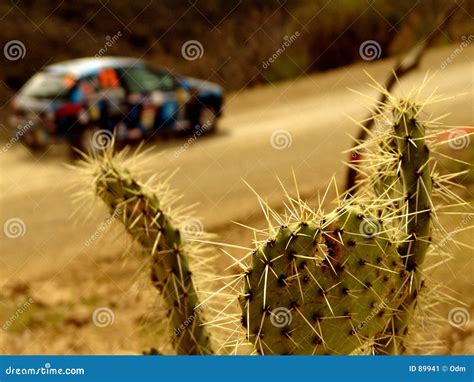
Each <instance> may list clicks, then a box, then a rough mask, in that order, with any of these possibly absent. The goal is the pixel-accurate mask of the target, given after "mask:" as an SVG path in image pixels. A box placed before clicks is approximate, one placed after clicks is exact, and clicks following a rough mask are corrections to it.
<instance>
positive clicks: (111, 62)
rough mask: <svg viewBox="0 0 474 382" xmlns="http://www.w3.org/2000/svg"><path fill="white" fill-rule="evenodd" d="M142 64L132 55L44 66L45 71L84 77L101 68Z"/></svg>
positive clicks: (86, 59) (77, 60) (80, 59)
mask: <svg viewBox="0 0 474 382" xmlns="http://www.w3.org/2000/svg"><path fill="white" fill-rule="evenodd" d="M137 65H138V66H143V65H144V62H143V60H140V59H137V58H133V57H86V58H77V59H74V60H69V61H63V62H58V63H57V64H53V65H49V66H46V67H45V68H44V70H45V71H47V72H50V73H57V74H74V75H76V76H77V77H84V76H87V75H91V74H95V73H97V72H99V71H100V70H101V69H103V68H121V67H129V66H137Z"/></svg>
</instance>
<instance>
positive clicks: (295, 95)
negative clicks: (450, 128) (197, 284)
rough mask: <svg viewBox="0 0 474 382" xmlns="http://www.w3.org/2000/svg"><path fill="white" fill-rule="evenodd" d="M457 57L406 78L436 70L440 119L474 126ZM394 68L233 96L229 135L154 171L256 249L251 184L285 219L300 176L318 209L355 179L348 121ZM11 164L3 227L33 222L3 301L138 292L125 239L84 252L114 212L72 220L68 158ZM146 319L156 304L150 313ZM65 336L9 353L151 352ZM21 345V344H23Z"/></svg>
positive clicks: (433, 54) (175, 148)
mask: <svg viewBox="0 0 474 382" xmlns="http://www.w3.org/2000/svg"><path fill="white" fill-rule="evenodd" d="M455 48H456V47H455V46H452V47H447V48H443V49H436V50H432V51H430V52H429V53H428V54H427V56H426V57H425V58H424V60H423V63H422V66H421V68H420V69H419V70H417V71H416V72H414V73H413V74H411V75H409V76H407V77H406V78H404V79H403V82H402V88H403V89H404V90H409V89H411V88H412V87H414V86H417V85H418V84H420V83H421V82H422V81H423V78H424V76H425V74H426V72H427V71H430V73H431V74H432V75H433V78H432V79H431V81H430V82H429V83H428V85H427V86H426V88H425V90H424V92H423V94H426V95H430V94H431V93H432V92H433V90H434V89H437V94H440V95H444V96H446V97H447V99H446V100H445V101H444V102H442V103H439V104H437V105H435V106H434V107H432V108H431V109H432V111H433V112H434V113H435V114H436V115H441V114H445V113H450V115H449V116H447V117H446V122H447V123H448V124H450V125H461V126H472V125H473V124H474V111H473V105H474V63H473V62H474V57H473V56H474V48H473V47H469V48H468V49H465V50H464V51H463V52H462V54H459V55H458V56H456V58H455V59H454V60H453V62H452V63H450V64H449V65H447V67H446V68H444V69H441V68H440V65H441V63H442V62H443V61H444V60H445V59H446V58H447V57H448V56H449V55H450V54H451V53H452V51H453V50H454V49H455ZM392 65H393V61H391V60H387V61H379V62H375V63H370V64H358V65H354V66H350V67H345V68H341V69H338V70H335V71H331V72H328V73H323V74H316V75H311V76H308V75H303V76H301V77H300V78H298V79H295V80H294V81H288V82H284V83H279V84H270V85H267V86H264V87H258V88H254V89H250V90H244V91H241V92H237V93H231V94H228V95H227V100H226V107H225V116H224V118H223V119H222V121H221V126H220V127H221V129H220V130H219V133H218V134H216V135H213V136H208V137H202V138H199V139H197V140H196V141H194V142H191V143H190V144H189V147H187V148H185V149H182V148H184V147H183V145H184V144H185V142H186V141H185V140H173V141H166V142H161V141H160V142H157V143H156V148H155V149H154V151H153V155H154V154H156V153H159V154H160V155H157V156H156V158H155V159H154V160H153V162H152V164H151V165H150V170H151V171H152V172H156V173H161V172H163V171H164V170H165V171H166V172H168V173H169V172H170V171H173V170H174V169H179V170H178V172H177V173H176V175H175V176H174V177H173V178H172V180H171V184H172V186H173V187H174V188H176V189H177V190H179V191H180V192H181V193H182V194H183V199H182V202H183V203H185V204H193V203H198V205H197V207H196V209H195V210H196V215H197V216H199V218H200V221H201V222H202V224H203V226H204V228H205V229H206V230H207V231H211V232H217V233H219V234H220V236H221V237H220V239H219V240H222V241H225V240H230V241H233V242H235V243H238V244H242V245H249V244H248V242H246V243H240V241H241V240H244V239H245V240H248V238H249V237H250V236H249V235H248V234H247V233H242V232H241V231H239V229H240V228H236V227H234V228H230V224H229V222H231V221H240V222H245V223H246V224H254V225H260V224H262V221H261V216H260V213H259V211H258V203H257V201H256V198H255V196H254V194H253V193H252V192H251V191H250V189H249V188H248V187H247V185H246V184H245V182H244V181H243V180H245V181H246V182H248V183H249V184H250V185H252V187H253V188H254V189H255V191H257V192H258V193H259V194H260V195H261V196H263V197H264V198H265V199H267V200H268V201H269V203H270V204H271V205H272V206H275V207H277V208H278V207H279V206H281V203H279V200H281V198H282V195H283V192H282V190H281V188H280V187H279V185H278V181H277V177H279V178H280V179H281V180H282V182H283V183H284V184H285V185H287V186H288V187H289V188H290V189H291V187H292V186H291V185H292V171H294V173H295V174H296V178H297V179H298V186H299V189H300V192H301V194H302V195H304V196H305V197H306V198H308V199H314V197H315V196H316V194H317V192H318V191H320V190H321V189H322V188H324V187H326V185H327V184H328V182H329V180H330V179H331V176H332V175H333V174H335V175H336V178H337V179H338V181H340V180H341V179H342V177H343V175H344V167H343V164H342V161H343V160H344V159H346V155H343V154H341V152H342V151H344V150H347V149H348V148H349V147H350V144H351V138H350V134H355V133H356V131H357V127H356V126H355V124H354V123H353V122H351V121H350V119H349V118H348V116H350V117H351V118H354V119H356V120H360V119H362V118H364V117H365V116H366V113H367V110H366V107H367V105H370V104H371V101H370V100H368V99H366V98H364V97H362V96H360V95H358V94H355V93H354V92H352V91H350V90H349V89H348V88H351V89H354V90H356V91H358V92H362V93H364V94H367V95H369V96H373V95H374V94H375V91H374V90H373V89H371V88H370V87H369V86H368V83H369V82H370V80H369V78H368V77H367V75H366V74H365V73H364V72H363V70H367V71H368V72H369V73H370V74H371V76H373V77H374V78H375V79H377V80H378V81H383V79H384V78H385V77H386V76H387V73H388V72H389V71H390V68H391V67H392ZM0 161H1V165H0V166H1V167H0V169H1V173H0V190H1V191H0V192H1V194H0V221H1V223H2V225H3V224H4V222H5V221H7V220H8V219H12V218H16V219H21V221H22V222H23V223H24V227H22V228H21V229H22V230H23V231H24V232H22V235H21V236H19V237H18V238H9V237H7V236H6V235H4V234H2V235H0V252H1V255H0V285H1V288H7V289H8V288H10V289H8V290H10V292H9V294H4V295H3V297H2V299H7V298H13V297H14V295H15V293H17V292H11V290H12V288H13V289H15V288H16V289H20V291H19V292H18V293H19V294H20V295H21V294H22V293H23V295H27V294H28V293H36V294H35V296H36V297H35V298H36V299H37V300H38V301H40V300H41V301H42V302H43V304H44V305H45V306H47V307H48V309H51V306H54V304H55V303H54V302H51V301H56V300H58V301H61V304H63V303H64V301H69V302H70V304H71V305H73V304H74V302H75V301H76V300H77V299H78V298H79V297H78V294H82V293H83V292H84V295H85V294H87V293H92V292H91V291H93V292H94V293H98V294H100V292H98V291H97V290H98V289H100V288H101V285H102V287H103V290H108V289H107V286H104V285H109V287H110V285H112V284H120V286H121V290H122V292H123V289H126V288H129V287H130V284H131V283H132V281H133V280H131V278H132V276H133V275H130V274H128V275H127V273H126V272H122V271H121V269H122V268H121V266H120V264H119V263H118V262H115V261H112V260H110V258H115V257H117V256H118V254H120V253H121V252H122V251H123V248H124V247H125V246H126V239H125V238H120V239H119V240H116V239H115V238H113V237H109V236H108V235H107V234H105V235H101V237H100V238H99V239H98V240H97V241H96V242H94V243H93V245H91V246H85V244H84V243H85V241H86V240H87V239H88V238H90V237H91V236H92V235H93V234H94V232H96V231H97V228H98V225H99V224H100V223H101V222H102V221H103V220H104V219H105V212H104V211H103V210H102V209H100V208H99V207H98V211H97V212H96V213H93V214H92V217H91V218H87V219H86V218H80V219H79V220H77V219H75V220H74V219H73V220H71V219H70V215H71V213H72V211H73V210H74V206H73V205H72V202H71V193H72V191H71V190H70V187H71V185H72V183H73V180H74V178H75V174H74V172H73V171H72V170H70V169H69V168H67V167H65V165H64V163H65V162H66V161H67V158H66V157H65V156H64V155H62V153H61V152H60V150H57V149H55V150H52V151H51V152H49V153H47V154H46V155H45V156H43V157H42V158H34V157H32V156H31V155H30V154H29V153H28V152H27V151H26V150H25V149H24V148H23V147H21V146H20V145H19V144H17V145H14V147H13V148H11V149H10V150H8V151H7V152H6V153H1V154H0ZM340 184H342V183H340ZM85 187H87V185H84V188H85ZM470 196H471V197H472V195H470ZM85 212H86V213H87V212H89V211H85ZM453 224H455V222H454V223H453ZM240 230H242V229H240ZM236 232H237V233H236ZM467 256H468V255H467V254H465V257H460V258H459V259H458V258H457V259H455V260H454V261H455V263H454V264H455V265H456V266H458V267H462V268H463V269H465V272H464V274H465V275H466V277H464V278H463V277H458V280H457V281H453V280H452V279H453V277H452V269H450V268H446V269H445V271H446V274H445V275H446V277H447V278H449V279H450V280H451V281H450V285H451V287H453V288H454V289H455V291H457V292H461V293H465V292H464V291H466V290H467V291H469V290H470V291H472V283H471V281H470V279H471V278H472V274H473V273H472V260H470V259H468V258H467ZM107 259H109V260H110V261H109V263H110V264H109V263H107V264H108V266H107V267H105V270H104V267H103V266H101V265H100V262H101V261H105V262H107V261H108V260H107ZM456 262H457V263H456ZM107 272H109V273H107ZM110 272H111V273H110ZM121 272H122V273H121ZM114 277H117V279H114ZM120 280H122V281H120ZM123 280H126V281H123ZM81 283H82V284H81ZM32 285H37V286H38V287H40V288H41V292H38V291H34V290H33V291H32V289H34V288H33V287H32ZM21 286H24V289H25V290H26V291H27V292H25V291H22V290H21ZM96 286H97V287H96ZM74 288H76V289H74ZM95 288H97V290H95ZM104 288H105V289H104ZM110 288H112V287H110ZM16 289H15V290H16ZM112 290H113V288H112ZM86 291H87V292H86ZM114 293H115V292H114ZM117 293H118V292H117ZM124 293H125V295H126V292H124ZM62 294H64V295H65V296H66V297H64V299H61V298H60V297H57V296H58V295H62ZM105 294H106V293H105V292H104V293H102V294H100V296H101V297H100V298H99V297H97V296H96V295H94V296H95V297H97V298H98V299H99V300H101V301H102V300H103V299H105V297H104V295H105ZM53 295H54V296H56V297H53ZM12 296H13V297H12ZM127 296H128V295H127ZM460 299H461V300H462V298H460ZM109 302H110V301H106V300H104V302H103V303H104V304H108V303H109ZM58 304H59V303H58ZM91 304H92V305H94V304H93V303H91ZM61 306H63V305H61ZM66 306H69V305H67V304H66ZM63 308H64V307H62V308H61V309H63ZM146 308H147V306H146V305H145V306H144V307H143V311H145V310H146ZM64 309H65V310H66V311H67V310H68V309H73V308H72V307H70V308H64ZM117 309H119V308H117ZM87 313H89V311H87ZM61 314H62V315H61V317H64V316H65V315H66V316H67V313H64V312H63V313H61ZM87 317H89V316H87V314H86V318H87ZM86 321H87V319H86ZM123 321H125V320H123ZM122 324H123V322H122ZM78 325H79V324H78ZM117 325H120V323H118V324H117ZM123 325H125V324H123ZM55 328H56V327H55ZM44 330H46V329H44ZM55 330H56V329H55ZM74 330H79V329H74ZM57 331H58V333H61V337H62V339H61V340H58V341H57V343H61V344H62V345H57V346H55V345H51V346H52V347H50V348H48V347H44V345H38V343H39V342H40V341H35V340H34V338H35V336H40V334H38V333H39V332H36V333H35V334H34V335H33V338H31V337H26V338H25V336H26V334H24V333H23V332H22V331H21V330H19V332H20V334H19V337H17V338H20V339H18V340H15V341H16V342H15V345H12V344H8V345H7V344H6V343H5V342H3V343H1V345H2V346H4V347H5V349H8V350H9V351H17V352H28V349H27V348H26V343H29V342H28V341H30V342H31V343H35V344H36V345H32V347H30V348H29V349H30V352H42V351H46V349H50V350H51V352H73V353H74V352H78V353H81V352H83V353H88V352H112V351H114V350H117V349H119V350H123V349H129V350H130V349H132V348H133V350H134V351H137V349H136V348H134V346H140V345H141V344H143V342H139V344H140V345H136V344H135V345H133V346H127V345H124V344H122V343H120V344H117V343H114V344H113V345H112V344H110V343H109V344H108V345H110V346H108V345H106V344H104V343H103V342H104V341H101V340H95V342H94V341H92V340H91V341H90V342H88V341H87V340H84V339H83V340H82V342H81V345H78V343H77V342H75V341H76V340H75V339H74V337H76V334H74V333H78V332H74V331H73V330H72V329H71V330H70V331H67V330H66V331H64V330H63V329H61V328H60V329H57ZM97 336H99V335H97ZM85 337H87V335H85ZM85 337H84V338H85ZM64 338H66V339H64ZM99 338H100V336H99ZM9 339H10V340H11V341H13V337H12V336H10V337H9ZM52 342H53V343H55V341H52ZM92 342H94V345H91V343H92ZM99 343H100V344H99Z"/></svg>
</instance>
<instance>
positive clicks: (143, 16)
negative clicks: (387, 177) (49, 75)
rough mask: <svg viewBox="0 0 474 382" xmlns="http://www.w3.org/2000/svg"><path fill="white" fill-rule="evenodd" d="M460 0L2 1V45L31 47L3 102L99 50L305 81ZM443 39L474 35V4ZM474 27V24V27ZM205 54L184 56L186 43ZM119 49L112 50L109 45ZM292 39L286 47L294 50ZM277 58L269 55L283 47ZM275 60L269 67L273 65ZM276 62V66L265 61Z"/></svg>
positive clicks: (414, 31)
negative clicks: (45, 73) (54, 67)
mask: <svg viewBox="0 0 474 382" xmlns="http://www.w3.org/2000/svg"><path fill="white" fill-rule="evenodd" d="M450 3H451V1H442V0H425V1H422V2H415V3H414V2H413V1H411V0H400V1H397V2H395V1H392V0H374V1H367V0H339V1H330V0H292V1H285V0H279V1H266V0H226V1H219V0H200V1H192V0H160V1H159V2H158V1H152V0H134V1H107V0H100V1H94V0H81V1H46V0H39V1H38V0H11V1H2V2H0V25H1V28H0V43H1V45H2V47H5V44H6V43H7V42H9V41H11V40H19V41H21V42H22V43H23V44H24V46H25V52H24V57H23V58H21V59H19V60H15V61H11V60H8V59H7V58H6V57H5V54H3V55H1V56H0V59H1V65H2V69H1V70H0V81H1V82H0V101H1V104H2V105H3V104H4V103H5V102H6V101H7V100H8V98H9V95H11V93H12V92H13V91H14V90H15V89H17V88H18V87H20V86H21V84H22V83H23V82H24V81H25V80H26V79H28V78H29V77H30V76H31V75H32V74H33V73H34V72H36V71H37V70H38V69H40V68H41V67H43V66H44V65H47V64H50V63H53V62H58V61H61V60H66V59H70V58H76V57H81V56H94V55H96V54H99V52H101V54H107V55H127V56H136V57H144V58H145V59H147V60H149V61H151V62H153V63H156V64H157V65H161V66H164V67H167V68H169V69H171V70H174V71H176V72H178V73H182V74H188V75H194V76H198V77H201V78H209V79H210V80H213V81H216V82H219V83H221V84H222V85H223V86H224V87H225V88H226V89H236V88H242V87H246V86H252V85H255V84H258V83H262V82H266V81H276V80H280V79H284V78H290V77H295V76H298V75H301V74H302V73H304V72H310V71H318V70H325V69H329V68H334V67H337V66H341V65H346V64H349V63H351V62H354V61H357V60H361V57H360V54H359V47H360V45H361V43H363V42H364V41H366V40H375V41H376V42H377V43H378V44H379V45H380V47H381V52H380V56H381V57H385V56H388V55H392V54H397V53H400V52H402V51H405V50H407V49H408V48H409V47H410V46H411V45H412V44H413V43H414V41H417V40H418V39H419V38H421V37H422V36H426V35H427V34H429V33H430V32H431V31H432V30H433V29H434V28H435V26H436V20H438V18H439V16H440V14H441V13H442V10H443V9H444V8H445V7H446V6H447V5H449V4H450ZM460 4H461V6H462V9H461V10H460V11H459V12H457V14H456V16H455V18H454V20H453V23H452V24H451V26H450V27H449V28H448V30H447V31H446V33H444V34H443V35H442V38H441V39H440V40H439V41H437V42H436V43H437V44H443V43H453V42H456V41H460V39H461V36H463V35H469V34H470V32H472V17H473V15H474V2H472V1H470V2H467V1H466V2H464V3H460ZM470 23H471V24H470ZM189 40H197V41H198V42H199V43H200V44H202V48H203V52H202V57H200V58H198V59H196V60H192V61H190V60H186V59H185V58H183V55H182V52H181V48H182V46H183V44H184V43H185V42H186V41H189ZM107 45H110V46H107ZM285 45H286V46H285ZM281 48H283V51H282V52H281V54H280V53H279V54H278V57H277V59H276V60H274V62H273V63H268V61H267V60H268V59H269V57H271V56H272V55H274V54H275V53H276V52H277V51H278V49H280V50H281ZM265 62H267V63H268V65H264V63H265ZM265 66H266V67H265Z"/></svg>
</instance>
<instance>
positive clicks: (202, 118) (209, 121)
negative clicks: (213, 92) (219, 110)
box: [199, 107, 217, 133]
mask: <svg viewBox="0 0 474 382" xmlns="http://www.w3.org/2000/svg"><path fill="white" fill-rule="evenodd" d="M199 127H200V128H201V130H203V131H204V132H205V133H211V132H212V133H213V132H215V131H216V130H217V115H216V112H215V110H214V109H213V108H211V107H203V108H202V109H201V113H200V115H199Z"/></svg>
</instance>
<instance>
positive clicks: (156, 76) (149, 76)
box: [120, 66, 174, 93]
mask: <svg viewBox="0 0 474 382" xmlns="http://www.w3.org/2000/svg"><path fill="white" fill-rule="evenodd" d="M120 78H121V80H122V81H123V82H124V84H125V86H126V87H127V88H128V90H129V91H130V92H131V93H141V92H150V91H153V90H162V91H172V90H174V81H173V77H172V76H171V75H170V74H168V73H165V72H159V71H154V70H150V69H149V68H143V67H136V66H134V67H130V68H124V69H121V70H120Z"/></svg>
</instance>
